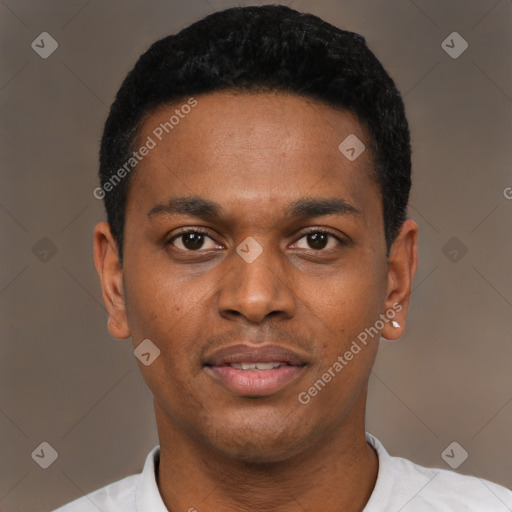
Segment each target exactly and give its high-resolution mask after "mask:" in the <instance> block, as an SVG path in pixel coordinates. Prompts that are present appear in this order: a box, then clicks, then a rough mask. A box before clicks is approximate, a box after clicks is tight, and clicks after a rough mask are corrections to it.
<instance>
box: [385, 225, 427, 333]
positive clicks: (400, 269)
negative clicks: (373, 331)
mask: <svg viewBox="0 0 512 512" xmlns="http://www.w3.org/2000/svg"><path fill="white" fill-rule="evenodd" d="M417 267H418V226H417V224H416V223H415V222H414V221H413V220H410V219H408V220H406V221H405V222H404V223H403V224H402V227H401V228H400V232H399V234H398V236H397V238H396V240H395V241H394V243H393V245H392V246H391V250H390V254H389V257H388V286H387V291H386V312H388V311H390V312H392V311H394V312H395V313H396V314H395V317H394V318H393V319H392V320H391V321H389V322H387V323H386V324H385V326H384V328H383V329H382V331H381V336H382V337H383V338H386V339H388V340H396V339H398V338H400V337H401V336H402V335H403V334H404V332H405V321H406V318H407V312H408V311H409V303H410V299H411V293H412V282H413V279H414V276H415V274H416V269H417ZM388 318H390V317H388ZM393 320H395V321H396V322H398V323H399V324H400V327H393V324H392V321H393Z"/></svg>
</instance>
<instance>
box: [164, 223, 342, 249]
mask: <svg viewBox="0 0 512 512" xmlns="http://www.w3.org/2000/svg"><path fill="white" fill-rule="evenodd" d="M188 233H198V234H201V235H205V236H207V237H208V238H211V239H212V240H214V239H213V237H211V236H210V232H209V231H208V230H206V229H204V228H199V227H197V228H188V229H185V230H183V231H180V232H179V233H177V234H175V235H173V237H172V238H170V239H169V240H168V241H167V242H166V245H172V242H173V241H174V240H176V239H177V238H179V237H180V236H183V235H186V234H188ZM312 233H320V234H324V235H329V236H331V237H333V238H334V239H335V240H336V241H337V242H338V243H339V244H340V245H341V246H344V245H347V242H346V241H345V240H343V239H342V238H340V237H339V236H337V235H335V234H334V233H332V232H331V231H329V230H326V229H322V228H311V229H310V230H308V231H306V232H305V233H303V234H302V235H301V236H300V238H298V239H297V241H299V240H301V239H302V238H304V237H305V236H307V235H310V234H312ZM214 241H215V240H214ZM178 250H179V251H184V252H191V253H194V252H195V253H198V252H200V251H201V249H198V250H197V251H191V250H186V249H178ZM311 250H312V251H314V252H327V251H329V250H330V249H311ZM331 250H332V249H331Z"/></svg>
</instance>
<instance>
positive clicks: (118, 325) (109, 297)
mask: <svg viewBox="0 0 512 512" xmlns="http://www.w3.org/2000/svg"><path fill="white" fill-rule="evenodd" d="M94 265H95V266H96V270H97V272H98V275H99V276H100V281H101V288H102V295H103V302H104V303H105V307H106V308H107V312H108V330H109V332H110V334H112V336H114V337H115V338H119V339H125V338H129V337H130V330H129V328H128V320H127V315H126V304H125V297H124V289H123V271H122V268H121V263H120V261H119V253H118V251H117V244H116V242H115V240H114V237H113V236H112V232H111V230H110V225H109V224H108V223H107V222H100V223H99V224H97V225H96V227H95V228H94Z"/></svg>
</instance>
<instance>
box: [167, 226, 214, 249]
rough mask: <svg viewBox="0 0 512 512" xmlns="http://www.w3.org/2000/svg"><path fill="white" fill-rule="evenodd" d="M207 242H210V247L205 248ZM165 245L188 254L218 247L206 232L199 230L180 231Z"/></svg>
mask: <svg viewBox="0 0 512 512" xmlns="http://www.w3.org/2000/svg"><path fill="white" fill-rule="evenodd" d="M207 241H210V242H211V243H210V244H209V245H210V247H205V243H206V242H207ZM175 242H176V243H175ZM167 243H168V244H170V245H172V246H174V247H176V248H177V249H180V250H182V251H189V252H190V251H198V250H200V249H203V250H208V249H215V247H218V244H217V243H216V242H215V241H214V240H213V239H212V238H211V237H210V236H208V232H207V231H205V230H203V229H199V228H194V229H189V230H187V231H182V232H180V233H178V234H176V235H174V236H173V237H172V238H171V239H170V240H169V241H168V242H167ZM206 245H208V244H206Z"/></svg>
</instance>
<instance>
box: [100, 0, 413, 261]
mask: <svg viewBox="0 0 512 512" xmlns="http://www.w3.org/2000/svg"><path fill="white" fill-rule="evenodd" d="M222 90H232V91H243V92H255V93H259V92H285V93H292V94H296V95H299V96H303V97H308V98H313V99H316V100H320V101H322V102H324V103H325V104H327V105H329V106H332V107H334V108H341V109H345V110H346V111H350V112H351V113H353V114H355V115H356V116H357V119H358V120H359V122H360V123H361V124H362V125H364V126H365V127H366V128H367V129H368V130H369V133H370V137H371V140H370V141H365V142H369V143H370V144H369V146H370V149H371V153H370V154H371V155H372V159H373V163H374V171H375V173H374V177H375V179H376V181H377V182H378V184H379V187H380V191H381V194H382V208H383V218H384V232H385V237H386V245H387V252H388V254H389V249H390V247H391V245H392V243H393V241H394V240H395V238H396V236H397V235H398V232H399V230H400V227H401V225H402V224H403V222H404V221H405V220H406V215H407V203H408V198H409V191H410V187H411V148H410V135H409V127H408V124H407V119H406V117H405V108H404V104H403V101H402V98H401V96H400V93H399V92H398V90H397V88H396V86H395V84H394V82H393V80H392V79H391V78H390V76H389V75H388V74H387V73H386V71H385V70H384V68H383V66H382V64H381V63H380V62H379V61H378V59H377V58H376V57H375V55H374V54H373V53H372V52H371V51H370V49H369V48H368V47H367V45H366V41H365V38H364V37H363V36H361V35H360V34H357V33H354V32H349V31H346V30H341V29H339V28H337V27H335V26H334V25H331V24H330V23H327V22H325V21H323V20H322V19H320V18H318V17H317V16H314V15H312V14H307V13H301V12H299V11H296V10H294V9H291V8H289V7H286V6H282V5H264V6H257V7H235V8H230V9H226V10H223V11H219V12H215V13H213V14H211V15H209V16H207V17H205V18H203V19H201V20H199V21H197V22H195V23H193V24H192V25H190V26H188V27H186V28H184V29H183V30H181V31H180V32H179V33H177V34H175V35H170V36H167V37H164V38H163V39H160V40H158V41H156V42H155V43H153V44H152V45H151V46H150V48H149V49H148V50H147V51H146V52H145V53H144V54H143V55H141V56H140V57H139V59H138V61H137V63H136V64H135V66H134V68H133V69H132V70H131V71H130V72H129V73H128V75H127V76H126V78H125V80H124V81H123V83H122V85H121V87H120V89H119V91H118V93H117V95H116V98H115V101H114V103H113V104H112V106H111V108H110V113H109V116H108V118H107V120H106V123H105V129H104V132H103V137H102V140H101V149H100V169H99V177H100V183H101V189H96V190H99V191H100V192H101V193H100V196H99V197H101V198H103V199H104V202H105V208H106V212H107V220H108V222H109V224H110V227H111V230H112V234H113V236H114V238H115V241H116V244H117V247H118V251H119V257H120V259H121V262H122V248H123V232H124V222H125V212H126V203H127V198H128V191H129V185H130V182H131V178H132V174H133V173H126V171H125V172H124V173H122V176H123V179H120V173H119V172H118V171H119V170H120V169H121V168H122V166H123V165H125V164H126V162H127V161H128V160H129V159H130V157H131V154H132V151H133V150H134V141H135V139H136V137H137V135H138V131H139V129H140V126H141V124H142V121H143V118H144V117H145V116H146V115H147V114H149V113H151V112H152V111H154V110H155V109H156V108H158V107H160V106H162V105H165V104H172V103H176V102H178V101H180V100H184V99H186V98H190V97H191V96H193V95H199V94H205V93H210V92H215V91H222ZM340 142H341V141H340ZM367 147H368V145H367ZM125 169H126V165H125ZM116 173H117V176H116ZM95 195H96V193H95ZM96 197H98V195H96Z"/></svg>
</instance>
